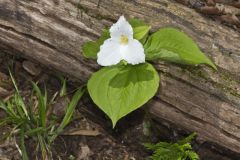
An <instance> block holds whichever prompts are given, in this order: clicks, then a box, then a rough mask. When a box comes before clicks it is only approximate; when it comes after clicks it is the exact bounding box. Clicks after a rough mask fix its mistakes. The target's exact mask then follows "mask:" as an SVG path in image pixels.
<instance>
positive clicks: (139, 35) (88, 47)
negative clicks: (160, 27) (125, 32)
mask: <svg viewBox="0 0 240 160" xmlns="http://www.w3.org/2000/svg"><path fill="white" fill-rule="evenodd" d="M129 23H130V24H131V25H132V27H133V38H134V39H137V40H139V41H140V42H141V43H142V44H144V43H145V42H146V39H147V36H148V32H149V30H150V28H151V27H150V26H148V25H147V24H146V23H144V22H143V21H141V20H138V19H131V20H130V21H129ZM108 38H110V33H109V30H106V29H105V30H104V31H103V33H102V35H101V37H100V38H99V39H98V40H97V41H96V42H93V41H90V42H87V43H85V44H84V45H83V49H82V52H83V55H84V56H85V57H86V58H92V59H96V58H97V53H98V52H99V50H100V46H101V45H102V44H103V42H104V41H105V40H106V39H108Z"/></svg>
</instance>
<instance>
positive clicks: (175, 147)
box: [144, 133, 199, 160]
mask: <svg viewBox="0 0 240 160" xmlns="http://www.w3.org/2000/svg"><path fill="white" fill-rule="evenodd" d="M195 137H196V133H192V134H191V135H189V136H188V137H186V138H184V139H183V140H180V141H178V142H177V143H167V142H159V143H157V144H152V143H146V144H144V146H145V147H146V148H147V149H149V150H151V151H153V154H152V156H151V157H150V158H151V159H152V160H199V156H198V154H197V153H196V152H194V151H193V150H192V146H191V144H190V142H191V141H192V140H193V139H194V138H195Z"/></svg>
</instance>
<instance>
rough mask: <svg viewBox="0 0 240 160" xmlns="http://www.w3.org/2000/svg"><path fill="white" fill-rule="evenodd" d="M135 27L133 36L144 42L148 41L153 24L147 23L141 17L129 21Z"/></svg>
mask: <svg viewBox="0 0 240 160" xmlns="http://www.w3.org/2000/svg"><path fill="white" fill-rule="evenodd" d="M129 23H130V24H131V26H132V27H133V33H134V34H133V38H134V39H137V40H139V41H140V42H141V43H142V44H144V43H145V42H146V39H147V36H148V33H149V30H150V29H151V26H149V25H147V24H146V23H145V22H144V21H142V20H139V19H131V20H130V21H129Z"/></svg>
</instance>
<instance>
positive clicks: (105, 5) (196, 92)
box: [0, 0, 240, 153]
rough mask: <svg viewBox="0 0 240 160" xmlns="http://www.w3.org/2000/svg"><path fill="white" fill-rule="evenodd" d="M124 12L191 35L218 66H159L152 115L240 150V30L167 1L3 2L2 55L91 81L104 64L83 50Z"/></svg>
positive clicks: (0, 13)
mask: <svg viewBox="0 0 240 160" xmlns="http://www.w3.org/2000/svg"><path fill="white" fill-rule="evenodd" d="M122 14H124V15H125V16H126V17H128V18H132V17H137V18H141V19H144V20H145V21H146V22H148V23H149V24H150V25H151V26H152V30H156V29H157V28H159V27H165V26H173V27H176V28H179V29H181V30H183V31H184V32H186V33H187V34H188V35H190V36H191V37H192V38H193V39H194V40H195V41H196V42H197V43H198V44H199V46H200V48H201V49H202V50H203V51H204V52H205V53H206V54H207V55H208V56H209V57H211V59H212V60H213V61H214V62H215V63H216V65H217V66H218V71H213V70H212V69H211V68H208V67H186V66H185V67H180V66H176V65H173V64H168V63H164V62H156V63H155V66H156V67H157V68H158V71H159V73H161V87H160V90H159V93H158V94H157V95H156V97H155V98H154V99H153V100H152V101H151V102H150V103H149V104H148V105H149V107H150V112H151V114H152V115H153V116H154V117H155V119H157V120H159V121H161V122H164V121H166V122H169V123H173V124H175V125H177V126H179V127H180V128H182V129H185V130H188V131H196V132H197V133H198V135H199V137H200V138H202V139H203V140H206V141H210V142H214V143H217V144H219V145H221V146H224V147H226V148H228V149H230V150H232V151H235V152H238V153H240V43H239V41H240V33H239V32H237V31H234V30H233V29H230V28H228V27H225V26H221V25H220V24H218V23H216V22H214V21H211V20H210V19H207V18H204V17H203V16H202V15H200V14H199V13H196V12H195V11H194V10H192V9H189V8H187V7H185V6H183V5H180V4H178V3H175V2H173V1H167V0H158V1H156V0H148V1H144V0H138V1H131V0H128V1H119V0H98V1H97V0H81V1H79V0H41V1H36V0H24V1H17V0H0V35H1V36H0V49H1V52H4V53H10V54H17V55H20V56H24V57H26V58H29V59H31V60H34V61H36V62H39V63H41V64H43V65H45V66H47V67H49V68H52V69H55V70H57V71H60V72H62V73H64V74H66V75H69V76H71V77H74V78H77V79H78V80H80V81H82V82H86V81H87V79H88V78H89V76H90V75H91V73H93V71H96V70H97V69H98V68H99V66H98V65H97V64H96V62H95V61H93V60H87V59H85V58H83V56H82V55H81V46H82V45H83V43H85V42H87V41H89V40H95V39H97V38H98V37H99V36H100V34H101V31H102V29H103V28H104V27H106V26H110V25H111V24H112V23H113V22H115V21H116V20H117V18H118V17H119V16H120V15H122Z"/></svg>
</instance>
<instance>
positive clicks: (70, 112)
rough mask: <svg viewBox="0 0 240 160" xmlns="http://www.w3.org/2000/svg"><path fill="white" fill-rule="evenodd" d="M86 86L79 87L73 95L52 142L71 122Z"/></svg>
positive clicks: (52, 137) (51, 140)
mask: <svg viewBox="0 0 240 160" xmlns="http://www.w3.org/2000/svg"><path fill="white" fill-rule="evenodd" d="M85 90H86V89H85V87H81V88H79V89H78V90H77V91H76V92H75V93H74V95H73V97H72V100H71V102H70V103H69V105H68V108H67V111H66V114H65V116H64V118H63V120H62V122H61V124H60V125H59V126H58V128H57V129H56V132H55V133H54V134H53V135H52V136H51V137H50V140H49V141H50V143H52V142H53V141H54V140H55V139H56V137H57V136H58V135H59V134H60V133H61V132H62V131H63V129H64V128H65V127H66V126H67V125H68V124H69V123H70V122H71V118H72V116H73V113H74V111H75V108H76V106H77V104H78V102H79V100H80V99H81V97H82V96H83V94H84V92H85Z"/></svg>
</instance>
